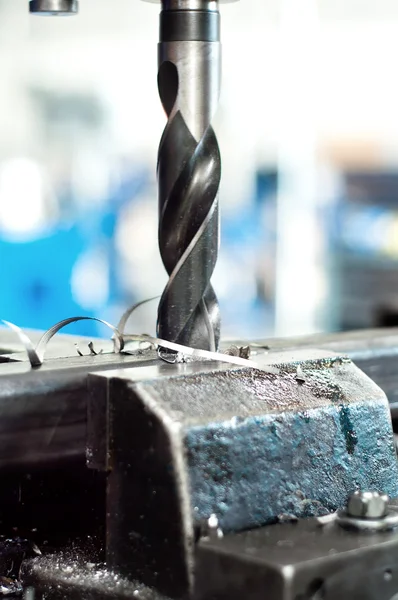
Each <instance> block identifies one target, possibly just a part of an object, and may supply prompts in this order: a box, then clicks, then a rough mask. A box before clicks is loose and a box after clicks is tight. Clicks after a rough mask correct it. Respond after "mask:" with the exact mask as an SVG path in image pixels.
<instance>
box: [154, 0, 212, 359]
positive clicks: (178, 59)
mask: <svg viewBox="0 0 398 600" xmlns="http://www.w3.org/2000/svg"><path fill="white" fill-rule="evenodd" d="M162 8H163V10H162V12H161V16H160V43H159V74H158V85H159V94H160V98H161V101H162V104H163V107H164V109H165V111H166V114H167V117H168V122H167V125H166V128H165V130H164V133H163V137H162V139H161V142H160V147H159V157H158V180H159V247H160V252H161V256H162V260H163V264H164V266H165V268H166V270H167V273H168V274H169V281H168V284H167V286H166V289H165V290H164V293H163V295H162V298H161V300H160V304H159V309H158V335H159V337H161V338H163V339H167V340H170V341H173V342H177V343H180V344H184V345H188V346H191V347H194V348H203V349H206V350H215V349H216V348H217V346H218V341H219V335H220V317H219V309H218V302H217V298H216V296H215V293H214V290H213V288H212V286H211V283H210V278H211V276H212V274H213V270H214V267H215V264H216V260H217V254H218V244H219V210H218V199H217V193H218V188H219V183H220V175H221V161H220V153H219V148H218V144H217V139H216V136H215V133H214V130H213V128H212V126H211V120H212V117H213V115H214V112H215V110H216V107H217V103H218V98H219V90H220V76H221V48H220V40H219V30H220V24H219V19H220V15H219V12H218V5H217V2H216V1H214V0H211V1H204V0H165V1H164V3H163V6H162Z"/></svg>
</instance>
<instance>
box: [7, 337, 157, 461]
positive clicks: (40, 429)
mask: <svg viewBox="0 0 398 600" xmlns="http://www.w3.org/2000/svg"><path fill="white" fill-rule="evenodd" d="M71 352H73V353H74V352H75V349H74V347H73V345H70V349H69V354H71ZM60 353H61V355H62V354H66V353H68V352H67V350H66V349H64V351H63V352H62V351H61V352H60ZM13 357H14V359H15V361H16V359H17V358H18V357H19V354H14V355H13ZM21 358H25V355H24V354H22V353H21ZM142 361H143V362H144V363H145V362H148V358H146V357H142V356H141V357H132V356H129V355H116V354H105V355H98V356H78V355H77V354H76V355H75V356H69V357H68V358H59V359H55V358H53V359H48V360H46V361H45V363H44V365H43V366H42V367H40V369H31V367H30V364H29V362H28V361H27V360H25V361H24V362H7V363H4V364H1V363H0V380H1V385H0V411H1V419H0V467H10V466H13V465H14V466H15V465H18V464H38V463H41V462H49V461H54V460H59V459H62V458H66V457H74V456H76V457H78V456H80V457H82V456H84V453H85V445H86V423H87V375H88V373H90V372H96V371H99V370H101V371H103V370H106V369H114V368H115V367H120V366H132V365H134V364H137V362H142Z"/></svg>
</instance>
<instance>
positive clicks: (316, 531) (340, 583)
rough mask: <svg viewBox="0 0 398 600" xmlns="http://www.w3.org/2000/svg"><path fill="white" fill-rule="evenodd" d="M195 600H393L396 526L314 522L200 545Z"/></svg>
mask: <svg viewBox="0 0 398 600" xmlns="http://www.w3.org/2000/svg"><path fill="white" fill-rule="evenodd" d="M196 556H197V563H196V574H197V577H196V593H195V599H196V600H241V599H242V598H245V600H259V599H260V598H269V599H272V600H282V599H283V600H294V599H295V600H310V599H313V600H321V599H322V600H335V599H336V598H339V599H341V600H390V599H392V598H394V599H395V594H397V593H398V569H397V563H398V531H397V530H394V531H389V532H385V533H373V534H369V533H368V534H364V533H358V532H352V531H346V530H344V529H342V528H340V527H338V526H337V525H336V524H335V523H329V524H328V525H321V524H320V523H319V521H318V520H316V519H304V520H301V521H299V522H295V523H286V524H283V525H279V524H277V525H272V526H268V527H263V528H260V529H255V530H252V531H248V532H243V533H239V534H233V535H227V536H225V537H224V538H222V539H217V538H213V539H206V540H201V541H200V542H199V544H198V546H197V554H196Z"/></svg>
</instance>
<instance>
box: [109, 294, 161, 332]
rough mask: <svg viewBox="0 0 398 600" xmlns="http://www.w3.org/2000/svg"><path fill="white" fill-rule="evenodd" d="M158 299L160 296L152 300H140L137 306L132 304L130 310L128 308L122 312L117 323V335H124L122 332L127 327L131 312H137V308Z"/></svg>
mask: <svg viewBox="0 0 398 600" xmlns="http://www.w3.org/2000/svg"><path fill="white" fill-rule="evenodd" d="M159 298H160V296H154V297H153V298H147V299H146V300H141V302H137V304H133V306H131V307H130V308H128V309H127V310H126V312H124V313H123V314H122V316H121V319H120V321H119V323H118V326H117V330H118V331H119V333H120V334H121V335H123V334H124V330H125V327H126V325H127V321H128V320H129V318H130V317H131V315H132V314H133V312H134V311H136V310H137V308H139V307H140V306H142V305H143V304H147V303H148V302H152V301H153V300H158V299H159Z"/></svg>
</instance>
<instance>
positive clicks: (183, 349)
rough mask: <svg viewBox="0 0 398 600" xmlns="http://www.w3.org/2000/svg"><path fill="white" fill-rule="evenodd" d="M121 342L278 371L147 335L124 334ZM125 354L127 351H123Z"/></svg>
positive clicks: (239, 358) (267, 371)
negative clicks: (142, 344)
mask: <svg viewBox="0 0 398 600" xmlns="http://www.w3.org/2000/svg"><path fill="white" fill-rule="evenodd" d="M123 340H124V341H125V342H129V341H130V342H150V343H152V344H153V345H154V346H158V347H161V348H167V349H168V350H172V351H173V352H177V353H178V354H180V355H182V356H191V357H193V358H204V359H207V360H215V361H219V362H227V363H230V364H232V365H239V366H242V367H251V368H252V369H253V368H254V369H259V370H260V371H265V372H266V373H272V374H274V375H278V373H279V369H278V368H277V367H272V366H267V367H265V366H263V365H259V364H257V363H256V362H254V361H252V360H249V359H247V358H241V357H240V356H230V355H228V354H222V353H220V352H210V351H209V350H199V349H197V348H191V347H189V346H182V345H181V344H176V343H174V342H168V341H167V340H162V339H160V338H154V337H151V336H149V335H134V334H124V335H123ZM125 352H128V351H127V350H125ZM160 358H162V356H160ZM167 362H169V361H167Z"/></svg>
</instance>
